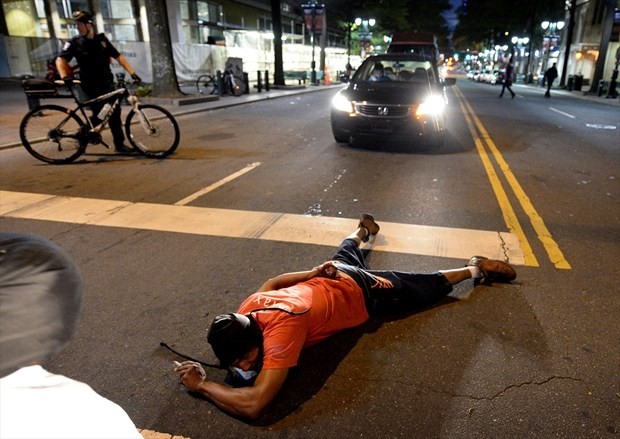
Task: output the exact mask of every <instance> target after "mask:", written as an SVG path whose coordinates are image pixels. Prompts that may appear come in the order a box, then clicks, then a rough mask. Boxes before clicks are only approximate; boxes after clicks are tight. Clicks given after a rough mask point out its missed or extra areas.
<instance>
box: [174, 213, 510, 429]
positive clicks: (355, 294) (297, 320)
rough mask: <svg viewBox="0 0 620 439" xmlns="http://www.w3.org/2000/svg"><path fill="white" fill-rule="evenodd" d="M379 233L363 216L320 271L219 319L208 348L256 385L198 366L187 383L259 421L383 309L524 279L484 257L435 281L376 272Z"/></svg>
mask: <svg viewBox="0 0 620 439" xmlns="http://www.w3.org/2000/svg"><path fill="white" fill-rule="evenodd" d="M379 229H380V227H379V225H378V224H377V223H376V222H375V220H374V217H373V216H372V215H370V214H363V215H362V216H361V218H360V223H359V225H358V228H357V230H356V231H355V232H354V233H352V234H351V235H349V236H348V237H346V238H345V239H344V241H342V243H341V244H340V247H339V249H338V251H337V252H336V254H335V255H334V256H333V257H332V259H331V260H329V261H327V262H324V263H323V264H321V265H318V266H316V267H314V268H313V269H312V270H308V271H301V272H294V273H286V274H281V275H279V276H276V277H274V278H272V279H269V280H267V281H266V282H265V283H264V284H263V285H262V286H261V287H260V288H259V289H258V291H257V292H256V293H254V294H252V295H251V296H250V297H249V298H248V299H246V300H245V301H244V302H243V303H242V304H241V306H240V307H239V309H238V310H237V312H236V313H229V314H221V315H218V316H216V317H215V319H214V320H213V322H212V324H211V327H210V328H209V333H208V337H207V341H208V342H209V343H210V344H211V347H212V348H213V351H214V353H215V355H216V357H217V358H218V360H219V361H220V366H222V367H224V368H230V369H231V370H232V371H233V372H234V373H237V374H240V375H242V376H243V377H244V378H251V379H248V381H247V382H246V383H245V386H240V387H229V386H226V385H223V384H219V383H216V382H213V381H210V380H208V379H207V378H206V373H205V370H204V368H203V367H202V366H201V365H200V364H199V363H197V362H194V361H184V362H183V363H181V365H180V366H178V367H177V368H176V369H175V371H176V373H177V374H178V376H179V378H180V380H181V383H182V384H183V385H184V386H185V387H186V388H187V390H189V391H190V392H194V393H197V394H199V395H201V396H203V397H205V398H206V399H208V400H210V401H211V402H213V403H214V404H215V405H217V406H218V407H219V408H221V409H222V410H224V411H226V412H228V413H230V414H232V415H235V416H240V417H245V418H250V419H256V418H258V417H259V416H260V415H261V414H262V413H263V412H264V411H265V410H266V409H267V407H268V406H269V404H270V403H271V402H272V400H273V399H274V398H275V396H276V394H277V393H278V392H279V390H280V388H281V387H282V385H283V384H284V381H285V380H286V378H287V375H288V371H289V369H290V368H292V367H294V366H296V365H297V363H298V359H299V356H300V354H301V351H302V350H303V349H305V348H307V347H310V346H312V345H315V344H317V343H319V342H320V341H322V340H325V339H326V338H328V337H330V336H332V335H334V334H336V333H337V332H340V331H342V330H344V329H347V328H352V327H355V326H359V325H361V324H362V323H364V322H366V321H367V320H368V319H369V318H370V316H371V315H372V314H376V312H377V309H381V305H385V304H388V305H394V304H396V305H397V307H398V308H399V309H402V310H407V309H415V308H418V307H422V306H427V305H430V304H433V303H436V302H437V301H439V300H441V299H442V298H444V297H445V296H447V295H448V294H449V293H450V292H451V291H452V287H453V285H456V284H457V283H460V282H462V281H465V280H467V279H471V278H473V279H476V280H478V281H479V280H481V279H484V280H486V281H490V282H492V281H497V282H510V281H511V280H513V279H515V278H516V273H515V271H514V269H513V268H512V267H511V266H510V265H508V264H507V263H505V262H502V261H498V260H491V259H487V258H485V257H482V256H474V257H472V258H471V259H470V260H469V262H468V263H467V265H465V266H464V267H461V268H455V269H451V270H440V271H437V272H435V273H429V274H425V273H414V272H405V271H386V270H370V269H369V268H368V266H367V265H366V262H365V260H364V255H363V253H362V251H361V249H360V245H361V243H362V242H368V241H369V239H371V238H373V237H374V236H376V235H377V233H378V232H379ZM252 376H253V377H252Z"/></svg>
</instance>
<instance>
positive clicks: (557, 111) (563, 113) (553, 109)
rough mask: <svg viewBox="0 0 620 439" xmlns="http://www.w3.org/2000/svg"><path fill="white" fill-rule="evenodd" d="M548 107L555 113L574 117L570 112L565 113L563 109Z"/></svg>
mask: <svg viewBox="0 0 620 439" xmlns="http://www.w3.org/2000/svg"><path fill="white" fill-rule="evenodd" d="M549 109H550V110H551V111H555V112H556V113H560V114H561V115H562V116H566V117H570V118H571V119H574V118H575V116H573V115H572V114H568V113H565V112H563V111H560V110H558V109H557V108H553V107H549Z"/></svg>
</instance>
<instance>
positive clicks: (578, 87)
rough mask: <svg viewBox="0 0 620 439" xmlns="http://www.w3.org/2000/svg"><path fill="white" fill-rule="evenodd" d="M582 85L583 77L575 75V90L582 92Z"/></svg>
mask: <svg viewBox="0 0 620 439" xmlns="http://www.w3.org/2000/svg"><path fill="white" fill-rule="evenodd" d="M582 84H583V75H575V84H574V86H573V90H577V91H581V86H582Z"/></svg>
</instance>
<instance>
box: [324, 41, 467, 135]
mask: <svg viewBox="0 0 620 439" xmlns="http://www.w3.org/2000/svg"><path fill="white" fill-rule="evenodd" d="M455 83H456V79H455V78H445V79H441V78H440V77H439V74H438V71H437V67H436V64H435V63H434V62H433V59H432V58H431V57H425V56H420V55H411V54H400V53H392V54H384V55H375V56H370V57H368V58H366V59H365V60H364V62H363V63H362V65H361V66H360V67H359V68H358V69H357V71H356V72H355V75H353V77H352V78H351V81H350V82H349V83H348V84H347V86H346V87H345V88H343V89H342V90H340V91H339V92H338V93H337V94H336V95H335V96H334V98H333V100H332V105H331V112H330V115H331V127H332V133H333V135H334V139H335V140H336V142H338V143H350V142H351V141H352V140H356V139H363V138H375V139H388V138H389V139H397V140H402V141H408V142H415V143H422V142H424V141H426V142H428V143H430V144H433V145H441V144H442V143H443V137H444V132H445V128H446V127H445V120H444V110H445V107H446V105H447V96H446V90H445V86H451V85H454V84H455Z"/></svg>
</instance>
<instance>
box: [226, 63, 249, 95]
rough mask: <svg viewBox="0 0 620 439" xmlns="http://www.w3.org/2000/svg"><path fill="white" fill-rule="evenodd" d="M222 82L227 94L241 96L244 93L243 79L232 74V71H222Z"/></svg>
mask: <svg viewBox="0 0 620 439" xmlns="http://www.w3.org/2000/svg"><path fill="white" fill-rule="evenodd" d="M223 82H224V90H226V93H227V94H231V95H233V96H241V95H242V94H244V93H245V81H244V80H243V77H242V76H239V75H238V74H237V75H235V74H233V72H232V69H227V70H226V71H224V78H223Z"/></svg>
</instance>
